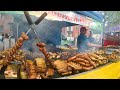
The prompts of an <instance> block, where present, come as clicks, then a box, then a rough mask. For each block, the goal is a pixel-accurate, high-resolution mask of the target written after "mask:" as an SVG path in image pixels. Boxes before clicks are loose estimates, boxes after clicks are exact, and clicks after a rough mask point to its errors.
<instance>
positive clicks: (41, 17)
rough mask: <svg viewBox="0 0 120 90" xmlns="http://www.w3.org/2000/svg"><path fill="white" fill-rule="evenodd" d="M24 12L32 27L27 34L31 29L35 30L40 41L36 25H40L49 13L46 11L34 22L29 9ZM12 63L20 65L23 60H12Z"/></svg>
mask: <svg viewBox="0 0 120 90" xmlns="http://www.w3.org/2000/svg"><path fill="white" fill-rule="evenodd" d="M24 14H25V17H26V19H27V21H28V23H29V25H30V29H29V30H28V31H27V32H26V35H27V34H28V33H29V32H30V31H31V30H33V31H34V34H35V36H36V38H37V39H38V41H39V42H40V39H39V37H38V35H37V32H36V30H35V25H38V24H39V23H40V22H41V21H42V20H43V19H44V18H45V17H46V16H47V13H46V12H44V13H43V14H42V15H41V16H40V17H39V18H38V19H37V20H36V21H35V22H34V23H33V21H32V19H31V17H30V15H29V12H28V11H24ZM10 63H11V64H18V65H19V64H22V63H21V62H16V61H12V62H10Z"/></svg>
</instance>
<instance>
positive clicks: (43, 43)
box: [37, 43, 45, 47]
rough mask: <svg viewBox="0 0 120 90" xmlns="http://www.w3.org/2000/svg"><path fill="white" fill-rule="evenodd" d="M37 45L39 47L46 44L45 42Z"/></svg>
mask: <svg viewBox="0 0 120 90" xmlns="http://www.w3.org/2000/svg"><path fill="white" fill-rule="evenodd" d="M37 46H38V47H44V46H45V43H38V44H37Z"/></svg>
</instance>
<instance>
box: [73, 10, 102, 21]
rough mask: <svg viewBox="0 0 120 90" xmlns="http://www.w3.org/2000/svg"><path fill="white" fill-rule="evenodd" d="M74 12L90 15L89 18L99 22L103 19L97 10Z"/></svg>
mask: <svg viewBox="0 0 120 90" xmlns="http://www.w3.org/2000/svg"><path fill="white" fill-rule="evenodd" d="M74 12H75V13H77V14H80V15H84V16H87V17H90V18H92V19H95V20H97V21H99V22H102V21H103V15H102V14H100V13H99V12H97V11H74Z"/></svg>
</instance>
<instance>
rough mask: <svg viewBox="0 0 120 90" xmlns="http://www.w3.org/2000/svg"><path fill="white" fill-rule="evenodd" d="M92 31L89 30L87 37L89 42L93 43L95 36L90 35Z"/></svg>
mask: <svg viewBox="0 0 120 90" xmlns="http://www.w3.org/2000/svg"><path fill="white" fill-rule="evenodd" d="M92 35H93V34H92V31H90V34H89V37H88V40H89V42H90V43H95V38H94V37H93V36H92Z"/></svg>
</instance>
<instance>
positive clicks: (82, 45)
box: [77, 27, 101, 52]
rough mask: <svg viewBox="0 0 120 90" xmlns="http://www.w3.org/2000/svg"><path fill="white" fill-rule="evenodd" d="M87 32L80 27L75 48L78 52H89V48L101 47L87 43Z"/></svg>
mask: <svg viewBox="0 0 120 90" xmlns="http://www.w3.org/2000/svg"><path fill="white" fill-rule="evenodd" d="M87 32H89V31H87V29H86V28H85V27H81V29H80V35H79V36H78V38H77V47H78V51H79V52H85V51H86V50H89V47H98V48H99V47H101V45H97V44H92V43H90V42H89V40H88V37H87V36H86V33H87Z"/></svg>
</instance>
